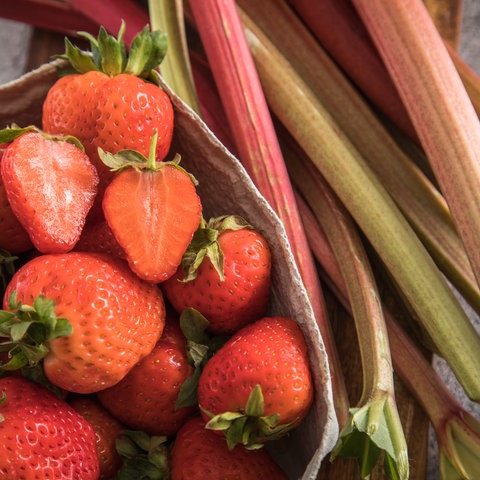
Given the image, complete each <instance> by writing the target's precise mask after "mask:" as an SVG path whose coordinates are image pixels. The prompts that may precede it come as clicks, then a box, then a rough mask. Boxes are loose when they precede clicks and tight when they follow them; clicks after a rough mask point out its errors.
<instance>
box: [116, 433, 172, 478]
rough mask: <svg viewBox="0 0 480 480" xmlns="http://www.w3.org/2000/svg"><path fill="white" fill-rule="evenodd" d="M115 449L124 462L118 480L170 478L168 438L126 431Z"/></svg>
mask: <svg viewBox="0 0 480 480" xmlns="http://www.w3.org/2000/svg"><path fill="white" fill-rule="evenodd" d="M115 447H116V450H117V452H118V453H119V455H120V457H121V458H122V460H123V465H122V466H121V467H120V470H119V471H118V472H117V474H116V476H115V479H116V480H137V479H139V478H142V479H146V480H147V479H151V480H154V479H167V478H169V466H168V444H167V437H165V436H159V435H148V434H147V433H145V432H141V431H137V430H124V431H123V432H122V434H121V435H120V436H119V437H118V438H117V439H116V440H115Z"/></svg>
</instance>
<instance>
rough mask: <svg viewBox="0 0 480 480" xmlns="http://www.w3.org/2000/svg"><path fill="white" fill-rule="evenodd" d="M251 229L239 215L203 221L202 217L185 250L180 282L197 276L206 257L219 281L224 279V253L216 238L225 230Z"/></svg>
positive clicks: (188, 280) (222, 216)
mask: <svg viewBox="0 0 480 480" xmlns="http://www.w3.org/2000/svg"><path fill="white" fill-rule="evenodd" d="M243 228H249V229H253V228H254V227H253V226H252V225H250V224H249V223H248V222H247V221H246V220H245V219H244V218H243V217H241V216H240V215H221V216H218V217H212V218H211V219H210V220H208V222H207V221H205V219H202V221H201V222H200V226H199V228H198V229H197V231H196V232H195V233H194V235H193V238H192V241H191V242H190V245H189V246H188V247H187V250H186V251H185V253H184V255H183V258H182V263H181V268H182V271H183V278H182V279H181V281H182V282H190V281H192V280H194V279H195V278H196V277H197V273H198V268H199V267H200V265H201V264H202V262H203V261H204V259H205V258H208V259H209V260H210V262H211V263H212V265H213V267H214V268H215V270H216V271H217V273H218V276H219V279H220V281H221V282H223V281H224V280H225V275H224V266H223V265H224V255H223V252H222V249H221V248H220V245H219V243H218V238H219V237H220V235H221V234H222V233H223V232H225V231H227V230H241V229H243Z"/></svg>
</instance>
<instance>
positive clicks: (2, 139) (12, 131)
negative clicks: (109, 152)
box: [0, 124, 85, 152]
mask: <svg viewBox="0 0 480 480" xmlns="http://www.w3.org/2000/svg"><path fill="white" fill-rule="evenodd" d="M32 132H33V133H38V134H40V135H42V137H44V138H46V139H47V140H51V141H54V142H68V143H72V144H73V145H75V146H76V147H77V148H79V149H80V150H81V151H82V152H85V148H84V146H83V144H82V142H80V140H79V139H78V138H77V137H74V136H73V135H55V134H51V133H47V132H44V131H43V130H40V129H39V128H38V127H36V126H35V125H29V126H27V127H20V126H18V125H16V124H12V125H10V126H9V127H6V128H3V129H1V130H0V145H8V144H9V143H11V142H13V141H14V140H16V139H17V138H19V137H21V136H22V135H24V134H26V133H32Z"/></svg>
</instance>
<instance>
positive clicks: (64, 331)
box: [0, 292, 73, 372]
mask: <svg viewBox="0 0 480 480" xmlns="http://www.w3.org/2000/svg"><path fill="white" fill-rule="evenodd" d="M54 308H55V303H54V302H53V301H52V300H50V299H48V298H45V297H44V296H42V295H40V296H38V297H37V298H36V299H35V300H34V303H33V306H30V305H24V304H23V303H22V302H20V301H18V302H17V297H16V292H13V293H12V294H11V295H10V297H9V299H8V310H0V337H1V338H2V339H4V341H2V342H0V353H7V361H6V362H3V363H2V362H0V372H1V371H4V372H6V371H12V370H19V369H22V368H23V367H35V366H37V365H38V364H39V362H40V361H41V360H42V359H43V358H44V357H45V356H46V355H47V354H48V352H49V349H48V346H47V344H48V341H49V340H53V339H54V338H57V337H61V336H66V335H71V333H72V331H73V329H72V326H71V324H70V322H69V321H68V319H66V318H60V317H57V316H56V314H55V311H54Z"/></svg>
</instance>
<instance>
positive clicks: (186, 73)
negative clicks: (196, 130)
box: [148, 0, 200, 113]
mask: <svg viewBox="0 0 480 480" xmlns="http://www.w3.org/2000/svg"><path fill="white" fill-rule="evenodd" d="M148 7H149V17H150V26H151V29H152V30H162V31H163V32H164V33H166V34H167V36H168V50H167V54H166V55H165V58H164V59H163V62H162V65H161V67H160V71H161V73H162V77H163V78H164V80H165V83H166V84H167V85H168V86H169V87H170V88H171V89H172V90H173V91H174V92H175V93H176V94H177V95H178V96H179V97H180V98H181V99H182V100H183V101H184V102H185V103H187V104H188V105H189V106H190V107H191V108H192V109H193V110H195V112H197V113H199V111H200V107H199V105H198V99H197V95H196V91H195V85H194V82H193V75H192V67H191V65H190V57H189V55H188V49H187V48H188V47H187V40H186V35H185V22H184V18H183V2H182V1H181V0H174V1H172V0H149V2H148Z"/></svg>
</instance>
